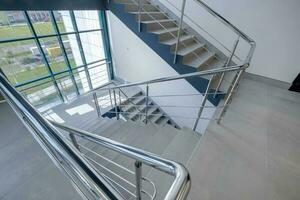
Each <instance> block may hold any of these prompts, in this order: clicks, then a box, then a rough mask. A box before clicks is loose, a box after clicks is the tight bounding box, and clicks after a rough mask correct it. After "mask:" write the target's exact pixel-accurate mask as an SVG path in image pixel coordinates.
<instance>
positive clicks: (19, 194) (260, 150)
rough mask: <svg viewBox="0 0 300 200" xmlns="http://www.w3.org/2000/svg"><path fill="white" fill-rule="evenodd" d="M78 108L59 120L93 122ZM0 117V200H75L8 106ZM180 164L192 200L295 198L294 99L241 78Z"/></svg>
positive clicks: (299, 183)
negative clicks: (185, 167)
mask: <svg viewBox="0 0 300 200" xmlns="http://www.w3.org/2000/svg"><path fill="white" fill-rule="evenodd" d="M82 103H85V104H88V105H89V107H91V108H94V105H93V102H92V99H91V98H90V97H88V96H87V97H82V98H81V99H80V100H79V101H78V102H73V103H72V104H70V105H69V107H71V108H75V107H76V106H78V105H79V106H80V105H81V104H82ZM66 107H68V106H66ZM56 109H58V110H61V109H62V108H59V107H58V108H56ZM84 109H86V107H84V108H83V109H78V110H77V111H78V112H77V111H76V112H77V113H76V112H75V113H74V112H73V111H72V112H73V115H69V114H67V113H66V112H65V115H64V114H63V112H60V117H61V118H63V119H65V120H66V121H68V120H70V119H71V118H70V117H72V120H74V119H75V118H76V116H77V117H78V116H79V115H81V117H83V116H84V117H97V115H96V113H95V111H93V112H87V113H84V114H82V113H80V112H81V111H82V110H84ZM0 112H1V114H0V126H1V129H0V136H1V140H0V166H1V167H0V180H1V181H0V199H1V200H2V199H3V200H10V199H22V200H23V199H25V200H29V199H30V200H31V199H32V200H34V199H80V197H79V196H78V194H77V193H76V191H75V190H74V189H73V188H72V187H71V184H70V183H69V182H68V180H66V179H65V178H64V176H63V175H62V174H61V173H60V172H59V171H58V170H57V169H56V168H55V166H54V165H53V164H52V163H51V161H50V159H49V158H48V157H47V155H46V154H45V153H44V152H43V151H42V150H41V148H40V147H39V146H38V144H37V143H36V142H35V141H34V140H33V139H32V136H31V135H30V134H29V133H28V132H27V131H26V130H25V129H24V126H23V125H22V124H21V123H16V121H18V120H17V119H16V116H15V115H13V114H12V112H11V110H10V108H9V107H8V106H7V105H6V104H0ZM54 112H57V110H55V109H54ZM72 112H71V113H72ZM4 113H5V114H4ZM57 113H58V112H57ZM78 119H79V118H78ZM12 122H13V123H12ZM20 130H22V131H20ZM188 167H189V169H190V172H191V177H192V181H193V182H192V190H191V193H190V197H189V198H190V199H192V200H299V199H300V190H299V188H300V95H299V94H296V93H291V92H288V91H287V90H285V89H281V88H279V87H274V86H272V85H270V84H267V83H263V82H258V81H254V80H252V79H244V80H243V81H242V83H241V85H240V89H239V92H238V94H237V95H236V96H235V98H234V99H233V102H232V104H231V106H230V108H229V110H228V112H227V113H226V115H225V118H224V120H223V121H222V123H221V125H217V124H216V123H215V122H212V123H211V124H210V126H209V128H208V131H207V133H206V134H205V135H204V136H203V137H202V139H201V141H200V143H199V145H198V146H197V149H196V151H195V153H194V154H193V158H192V159H191V161H190V163H189V166H188Z"/></svg>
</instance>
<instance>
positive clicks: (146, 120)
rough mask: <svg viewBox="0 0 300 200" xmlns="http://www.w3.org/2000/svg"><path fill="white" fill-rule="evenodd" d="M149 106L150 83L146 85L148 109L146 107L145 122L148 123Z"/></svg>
mask: <svg viewBox="0 0 300 200" xmlns="http://www.w3.org/2000/svg"><path fill="white" fill-rule="evenodd" d="M148 106H149V85H148V84H147V86H146V109H145V123H146V124H147V123H148Z"/></svg>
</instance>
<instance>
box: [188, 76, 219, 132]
mask: <svg viewBox="0 0 300 200" xmlns="http://www.w3.org/2000/svg"><path fill="white" fill-rule="evenodd" d="M214 77H215V75H212V77H211V78H210V80H209V82H208V85H207V88H206V91H205V94H204V97H203V99H202V102H201V105H200V108H199V111H198V117H197V119H196V122H195V124H194V128H193V130H194V131H195V130H196V128H197V126H198V123H199V120H200V118H201V115H202V112H203V110H204V106H205V103H206V100H207V98H208V95H209V94H208V92H209V89H210V86H211V83H212V80H213V78H214Z"/></svg>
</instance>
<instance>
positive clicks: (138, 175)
mask: <svg viewBox="0 0 300 200" xmlns="http://www.w3.org/2000/svg"><path fill="white" fill-rule="evenodd" d="M134 167H135V180H136V199H137V200H141V199H142V163H141V162H139V161H136V162H135V163H134Z"/></svg>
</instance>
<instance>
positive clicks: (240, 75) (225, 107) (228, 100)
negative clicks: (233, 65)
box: [217, 70, 245, 124]
mask: <svg viewBox="0 0 300 200" xmlns="http://www.w3.org/2000/svg"><path fill="white" fill-rule="evenodd" d="M244 71H245V70H241V71H240V72H239V73H238V75H237V78H236V79H235V81H234V83H233V86H232V88H231V90H230V92H229V94H228V96H227V98H226V101H225V103H224V106H223V108H222V110H221V113H220V116H219V118H218V120H217V123H218V124H220V122H221V119H222V118H223V116H224V114H225V112H226V110H227V108H228V104H229V102H230V99H231V98H232V95H233V92H234V90H235V88H236V86H237V84H238V83H239V81H240V79H241V77H242V74H243V73H244Z"/></svg>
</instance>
